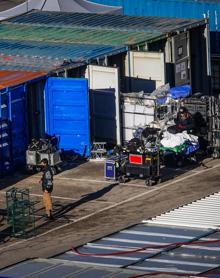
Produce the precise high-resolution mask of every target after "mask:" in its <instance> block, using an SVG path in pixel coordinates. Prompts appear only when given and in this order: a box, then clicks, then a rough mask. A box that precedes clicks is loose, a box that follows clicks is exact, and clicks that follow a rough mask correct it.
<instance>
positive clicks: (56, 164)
mask: <svg viewBox="0 0 220 278" xmlns="http://www.w3.org/2000/svg"><path fill="white" fill-rule="evenodd" d="M43 158H46V159H48V161H49V165H50V166H51V169H52V171H53V174H54V175H55V174H57V172H58V171H60V169H61V163H62V160H61V158H60V151H59V150H58V151H56V152H53V153H41V152H38V151H30V150H27V151H26V168H27V170H28V171H40V170H41V167H40V162H41V160H42V159H43Z"/></svg>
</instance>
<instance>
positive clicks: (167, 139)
mask: <svg viewBox="0 0 220 278" xmlns="http://www.w3.org/2000/svg"><path fill="white" fill-rule="evenodd" d="M186 141H189V142H191V143H192V144H198V137H197V136H195V135H192V134H188V133H187V131H183V132H181V133H176V134H172V133H169V132H168V131H165V132H164V133H163V139H162V140H161V145H162V146H164V147H166V148H175V147H176V146H180V145H182V144H184V143H185V142H186Z"/></svg>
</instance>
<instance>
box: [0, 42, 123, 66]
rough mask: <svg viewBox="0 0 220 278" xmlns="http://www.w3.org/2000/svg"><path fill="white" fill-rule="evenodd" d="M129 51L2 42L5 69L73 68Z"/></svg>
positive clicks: (0, 53)
mask: <svg viewBox="0 0 220 278" xmlns="http://www.w3.org/2000/svg"><path fill="white" fill-rule="evenodd" d="M125 50H126V48H125V47H123V46H117V47H116V46H115V47H114V46H109V45H96V44H93V45H89V44H68V43H47V42H32V41H17V40H1V41H0V67H1V69H2V70H7V69H12V68H13V69H15V70H31V71H52V70H56V69H57V68H60V67H64V66H67V65H70V64H71V65H72V67H78V66H79V65H82V64H85V63H86V62H87V61H90V60H92V59H95V58H97V57H104V56H105V55H113V54H117V53H120V52H124V51H125Z"/></svg>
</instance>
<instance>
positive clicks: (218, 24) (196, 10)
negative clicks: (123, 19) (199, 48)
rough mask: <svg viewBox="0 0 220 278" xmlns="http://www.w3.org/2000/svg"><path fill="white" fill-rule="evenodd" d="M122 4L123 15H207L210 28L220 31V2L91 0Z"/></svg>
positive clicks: (189, 0) (201, 17) (201, 0)
mask: <svg viewBox="0 0 220 278" xmlns="http://www.w3.org/2000/svg"><path fill="white" fill-rule="evenodd" d="M92 2H95V3H100V4H105V5H112V6H122V7H123V9H124V14H125V15H135V16H161V17H178V18H195V19H203V18H204V17H209V19H210V30H211V31H220V2H217V1H204V0H198V1H196V0H135V1H134V0H92Z"/></svg>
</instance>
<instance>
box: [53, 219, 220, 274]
mask: <svg viewBox="0 0 220 278" xmlns="http://www.w3.org/2000/svg"><path fill="white" fill-rule="evenodd" d="M216 239H218V240H220V233H217V232H215V230H212V229H196V228H186V227H184V228H183V227H175V226H164V225H163V226H162V225H153V224H139V225H136V226H134V227H131V228H129V229H126V230H122V231H120V232H118V233H115V234H113V235H110V236H108V237H104V238H102V239H100V240H97V241H95V242H91V243H88V244H86V245H84V246H82V247H80V248H78V249H77V252H75V251H74V250H73V251H69V252H66V253H65V254H62V255H60V256H58V257H56V258H57V259H59V260H63V261H71V262H75V263H77V262H78V263H81V264H82V263H83V264H85V265H90V266H105V267H119V268H124V269H133V270H138V271H142V272H145V273H152V272H154V273H156V272H157V273H159V272H166V273H172V274H174V273H176V274H184V275H197V274H200V273H203V272H206V271H208V270H210V269H214V268H216V267H219V266H220V252H219V251H220V243H219V242H214V240H216ZM206 241H209V242H211V241H213V242H212V243H210V244H206V245H203V244H202V242H206ZM200 242H201V243H200ZM78 252H79V253H78Z"/></svg>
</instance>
